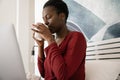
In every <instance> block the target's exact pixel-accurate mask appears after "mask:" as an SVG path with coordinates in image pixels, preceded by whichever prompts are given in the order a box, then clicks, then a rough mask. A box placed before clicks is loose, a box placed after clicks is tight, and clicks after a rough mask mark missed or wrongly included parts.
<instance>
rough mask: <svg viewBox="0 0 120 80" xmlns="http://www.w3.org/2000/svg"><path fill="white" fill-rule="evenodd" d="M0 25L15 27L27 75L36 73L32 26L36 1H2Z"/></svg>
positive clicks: (0, 5) (0, 3)
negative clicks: (32, 54) (32, 52)
mask: <svg viewBox="0 0 120 80" xmlns="http://www.w3.org/2000/svg"><path fill="white" fill-rule="evenodd" d="M0 23H2V24H6V23H12V24H14V25H15V28H16V33H17V38H18V41H19V45H20V50H21V53H22V58H23V62H24V67H25V71H26V73H28V72H31V73H34V63H33V60H31V58H32V56H31V50H32V46H33V44H34V43H33V39H32V36H31V35H32V31H31V30H30V29H29V27H30V25H31V24H32V23H34V0H0Z"/></svg>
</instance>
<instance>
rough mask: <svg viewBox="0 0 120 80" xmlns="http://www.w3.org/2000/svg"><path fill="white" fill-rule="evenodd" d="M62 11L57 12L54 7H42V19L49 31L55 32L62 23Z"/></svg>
mask: <svg viewBox="0 0 120 80" xmlns="http://www.w3.org/2000/svg"><path fill="white" fill-rule="evenodd" d="M61 14H62V13H60V14H58V13H57V12H56V9H55V8H54V7H51V6H48V7H45V8H44V9H43V13H42V15H43V20H44V23H45V24H46V25H47V26H48V28H49V30H50V31H51V33H57V32H59V31H60V30H61V28H62V27H63V25H64V20H63V16H62V15H61Z"/></svg>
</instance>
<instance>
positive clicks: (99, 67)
mask: <svg viewBox="0 0 120 80" xmlns="http://www.w3.org/2000/svg"><path fill="white" fill-rule="evenodd" d="M119 73H120V61H107V60H106V61H104V60H103V61H102V60H95V61H87V62H86V80H116V79H117V77H118V74H119Z"/></svg>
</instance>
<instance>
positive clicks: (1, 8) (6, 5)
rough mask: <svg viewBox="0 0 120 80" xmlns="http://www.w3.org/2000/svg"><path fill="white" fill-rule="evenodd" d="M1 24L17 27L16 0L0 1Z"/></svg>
mask: <svg viewBox="0 0 120 80" xmlns="http://www.w3.org/2000/svg"><path fill="white" fill-rule="evenodd" d="M0 23H3V24H4V23H14V24H15V25H16V0H0Z"/></svg>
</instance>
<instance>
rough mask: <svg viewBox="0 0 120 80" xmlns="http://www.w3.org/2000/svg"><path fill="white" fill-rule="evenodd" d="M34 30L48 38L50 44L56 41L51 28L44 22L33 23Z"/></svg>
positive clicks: (45, 38) (44, 38)
mask: <svg viewBox="0 0 120 80" xmlns="http://www.w3.org/2000/svg"><path fill="white" fill-rule="evenodd" d="M34 28H36V29H34ZM32 30H33V31H34V32H37V33H39V34H40V36H41V37H42V39H43V40H46V41H47V42H48V44H51V43H52V42H54V41H55V40H54V37H53V35H52V34H51V32H50V30H49V29H48V28H47V27H46V26H45V25H44V24H43V23H37V24H33V28H32Z"/></svg>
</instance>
